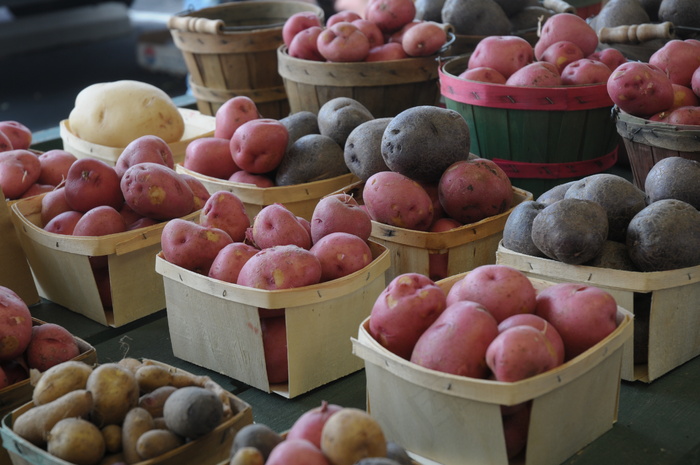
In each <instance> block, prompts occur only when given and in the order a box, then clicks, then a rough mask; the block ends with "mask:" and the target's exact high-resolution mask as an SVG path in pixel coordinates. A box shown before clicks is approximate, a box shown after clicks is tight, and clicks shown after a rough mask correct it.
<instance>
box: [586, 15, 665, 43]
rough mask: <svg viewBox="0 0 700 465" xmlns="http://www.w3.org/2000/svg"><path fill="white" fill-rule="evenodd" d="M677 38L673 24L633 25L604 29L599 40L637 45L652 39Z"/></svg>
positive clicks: (599, 32) (601, 29)
mask: <svg viewBox="0 0 700 465" xmlns="http://www.w3.org/2000/svg"><path fill="white" fill-rule="evenodd" d="M674 36H675V34H674V30H673V23H671V22H670V21H666V22H663V23H658V24H651V23H645V24H632V25H629V26H617V27H602V28H600V30H599V31H598V40H599V41H601V42H604V43H618V44H637V43H639V42H646V41H648V40H652V39H672V38H673V37H674Z"/></svg>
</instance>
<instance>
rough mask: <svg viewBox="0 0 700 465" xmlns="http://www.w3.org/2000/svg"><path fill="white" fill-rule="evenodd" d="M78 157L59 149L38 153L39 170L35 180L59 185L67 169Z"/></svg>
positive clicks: (64, 177) (66, 175) (65, 175)
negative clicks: (37, 177)
mask: <svg viewBox="0 0 700 465" xmlns="http://www.w3.org/2000/svg"><path fill="white" fill-rule="evenodd" d="M77 160H78V158H77V157H76V156H75V155H73V154H72V153H70V152H66V151H65V150H61V149H54V150H49V151H48V152H44V153H42V154H40V155H39V163H40V164H41V172H40V173H39V179H37V181H36V182H38V183H40V184H51V185H52V186H59V185H61V183H63V182H64V181H65V180H66V178H68V170H69V169H70V167H71V166H72V165H73V163H75V161H77Z"/></svg>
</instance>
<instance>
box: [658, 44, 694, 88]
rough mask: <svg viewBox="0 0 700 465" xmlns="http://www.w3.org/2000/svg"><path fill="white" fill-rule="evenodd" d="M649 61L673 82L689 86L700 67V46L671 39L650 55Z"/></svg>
mask: <svg viewBox="0 0 700 465" xmlns="http://www.w3.org/2000/svg"><path fill="white" fill-rule="evenodd" d="M648 63H649V64H650V65H653V66H656V67H657V68H659V69H660V70H661V71H664V72H665V73H666V75H667V76H668V78H669V79H670V80H671V82H672V83H673V84H679V85H682V86H687V87H689V86H690V81H691V79H692V77H693V73H694V72H695V70H696V69H698V67H700V47H698V46H697V45H695V44H692V43H690V42H686V41H684V40H680V39H673V40H669V41H668V42H666V43H665V44H664V45H663V46H661V48H659V49H657V50H656V51H655V52H654V53H653V54H652V55H651V56H650V57H649V60H648Z"/></svg>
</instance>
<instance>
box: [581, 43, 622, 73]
mask: <svg viewBox="0 0 700 465" xmlns="http://www.w3.org/2000/svg"><path fill="white" fill-rule="evenodd" d="M586 58H589V59H591V60H596V61H600V62H602V63H605V65H606V66H607V67H608V68H610V71H615V70H616V69H617V67H618V66H620V65H621V64H624V63H627V57H626V56H625V55H623V54H622V52H621V51H619V50H618V49H616V48H613V47H610V48H604V49H603V50H599V51H597V52H593V53H591V54H590V55H588V56H587V57H586Z"/></svg>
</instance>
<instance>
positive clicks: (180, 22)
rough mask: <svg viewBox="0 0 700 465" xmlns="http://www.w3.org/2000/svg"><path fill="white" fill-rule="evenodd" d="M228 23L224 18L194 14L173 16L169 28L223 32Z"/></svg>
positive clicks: (210, 32) (211, 32) (185, 30)
mask: <svg viewBox="0 0 700 465" xmlns="http://www.w3.org/2000/svg"><path fill="white" fill-rule="evenodd" d="M225 25H226V23H224V21H223V20H222V19H209V18H195V17H194V16H171V17H170V18H169V19H168V28H169V29H175V30H178V31H182V32H198V33H202V34H221V33H223V31H224V26H225Z"/></svg>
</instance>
